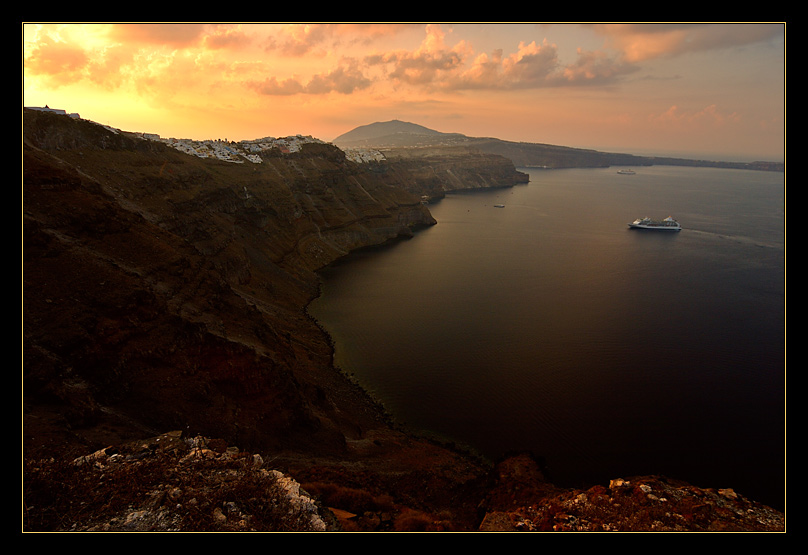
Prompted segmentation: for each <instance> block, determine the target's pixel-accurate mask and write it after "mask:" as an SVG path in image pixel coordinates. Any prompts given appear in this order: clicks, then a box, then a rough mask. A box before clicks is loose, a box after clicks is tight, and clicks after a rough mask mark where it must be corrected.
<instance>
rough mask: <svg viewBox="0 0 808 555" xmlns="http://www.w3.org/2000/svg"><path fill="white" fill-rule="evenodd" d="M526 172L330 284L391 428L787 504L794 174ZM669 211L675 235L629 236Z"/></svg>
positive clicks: (360, 257) (334, 315) (452, 205)
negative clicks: (788, 186)
mask: <svg viewBox="0 0 808 555" xmlns="http://www.w3.org/2000/svg"><path fill="white" fill-rule="evenodd" d="M529 173H530V183H529V184H527V185H522V186H517V187H514V188H512V189H504V190H493V191H477V192H471V193H459V194H453V195H450V196H448V197H447V198H445V199H444V200H442V201H440V202H438V203H436V204H433V205H431V206H430V210H431V211H432V213H433V215H434V216H435V218H436V219H437V220H438V225H436V226H434V227H431V228H429V229H427V230H425V231H422V232H419V233H418V234H416V236H415V237H414V238H413V239H410V240H408V241H405V242H401V243H397V244H395V245H392V246H389V247H385V248H383V249H374V250H372V251H362V252H359V253H356V254H354V255H351V256H350V257H348V258H346V259H345V260H343V261H341V262H340V263H338V264H335V265H334V266H333V267H331V268H328V269H327V270H326V271H324V272H323V277H324V284H323V294H322V296H321V297H320V298H319V299H318V300H316V301H315V302H314V303H312V305H311V306H310V312H311V313H312V315H314V316H315V317H316V318H317V319H318V320H319V321H320V322H321V323H322V324H323V326H324V327H325V328H326V329H327V330H328V331H329V333H331V335H332V336H333V338H334V341H335V345H336V355H335V357H336V363H337V364H338V365H339V366H340V367H341V368H342V369H343V370H345V371H346V372H348V373H351V374H353V375H354V376H355V377H356V378H357V379H358V381H359V382H360V383H362V384H363V385H364V386H365V387H366V388H367V389H368V390H369V391H370V392H372V393H373V394H374V395H375V396H376V397H377V398H379V399H380V400H381V401H382V402H383V403H384V404H385V406H386V407H387V408H388V410H389V411H390V412H391V413H392V414H393V415H394V416H395V417H396V418H398V419H399V420H400V421H402V422H404V423H406V424H408V425H411V426H413V427H415V428H418V429H422V430H428V431H431V432H434V433H437V434H440V435H442V436H444V437H446V438H448V439H452V440H455V441H458V442H461V443H464V444H468V445H470V446H472V447H474V448H476V449H478V450H479V451H480V452H482V453H483V454H485V455H488V456H490V457H492V458H496V457H498V456H500V455H501V454H503V453H505V452H506V451H509V450H513V449H530V450H532V451H534V452H535V453H536V454H538V455H540V456H543V457H544V458H545V460H546V462H547V465H548V471H549V474H550V477H551V478H552V479H553V480H554V481H555V482H556V483H558V484H559V485H570V486H572V485H591V484H592V483H607V481H608V480H609V479H610V478H616V477H626V476H630V475H637V474H664V475H667V476H671V477H674V478H680V479H683V480H687V481H690V482H691V483H693V484H694V485H697V486H702V487H715V488H719V487H731V488H734V489H735V490H736V491H738V492H739V493H740V494H742V495H745V496H747V497H750V498H752V499H755V500H758V501H762V502H765V503H767V504H770V505H772V506H775V507H777V508H784V492H785V487H784V467H785V453H784V451H785V447H784V446H785V292H784V289H785V246H784V242H785V238H784V234H785V215H784V193H785V187H784V176H783V174H782V173H769V172H751V171H736V170H718V169H700V168H678V167H666V166H656V167H651V168H641V169H638V170H637V174H636V175H633V176H625V175H617V174H616V170H615V169H602V170H601V169H585V170H530V171H529ZM495 204H504V205H505V207H504V208H496V207H495V206H494V205H495ZM669 215H670V216H673V217H674V218H676V219H677V220H679V221H680V222H681V223H682V225H683V227H684V229H683V230H682V231H681V232H678V233H676V232H673V233H671V232H649V231H640V230H630V229H629V228H628V227H627V225H626V224H627V223H628V222H630V221H632V220H634V219H635V218H637V217H642V216H649V217H653V218H664V217H666V216H669Z"/></svg>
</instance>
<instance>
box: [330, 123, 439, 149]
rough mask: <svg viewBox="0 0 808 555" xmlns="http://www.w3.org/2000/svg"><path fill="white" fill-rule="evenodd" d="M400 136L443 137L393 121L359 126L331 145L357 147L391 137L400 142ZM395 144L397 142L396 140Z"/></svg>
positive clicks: (409, 124)
mask: <svg viewBox="0 0 808 555" xmlns="http://www.w3.org/2000/svg"><path fill="white" fill-rule="evenodd" d="M402 135H410V136H413V137H418V136H423V135H429V136H432V137H434V136H438V135H444V133H441V132H440V131H435V130H434V129H429V128H428V127H424V126H423V125H418V124H417V123H409V122H406V121H401V120H397V119H394V120H390V121H379V122H376V123H370V124H368V125H360V126H359V127H357V128H355V129H353V130H351V131H348V132H347V133H343V134H342V135H340V136H339V137H337V138H336V139H334V140H333V143H334V144H336V145H338V146H359V145H363V144H368V143H379V142H386V139H385V138H387V137H392V136H395V137H396V138H397V139H399V140H400V139H401V136H402ZM396 142H399V141H398V140H397V141H396Z"/></svg>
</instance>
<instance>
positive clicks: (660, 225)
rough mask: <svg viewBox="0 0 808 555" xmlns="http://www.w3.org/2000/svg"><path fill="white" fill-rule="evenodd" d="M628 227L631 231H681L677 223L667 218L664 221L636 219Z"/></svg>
mask: <svg viewBox="0 0 808 555" xmlns="http://www.w3.org/2000/svg"><path fill="white" fill-rule="evenodd" d="M628 227H630V228H632V229H658V230H663V231H681V229H682V226H681V225H679V222H677V221H676V220H674V219H673V218H671V217H670V216H668V217H667V218H665V219H664V220H652V219H651V218H637V219H636V220H634V221H633V222H631V223H630V224H628Z"/></svg>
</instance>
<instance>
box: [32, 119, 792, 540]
mask: <svg viewBox="0 0 808 555" xmlns="http://www.w3.org/2000/svg"><path fill="white" fill-rule="evenodd" d="M23 124H24V125H23V214H22V219H23V353H22V354H23V406H22V409H23V410H22V412H23V415H22V417H23V470H24V515H23V517H24V524H23V528H24V530H25V531H65V530H118V529H148V530H169V529H171V530H177V529H179V530H194V529H205V530H208V529H215V530H241V529H257V530H268V529H286V528H283V527H282V526H281V525H279V524H277V521H275V520H272V521H270V520H269V518H270V517H269V515H267V520H261V519H258V518H257V515H258V513H259V512H260V513H261V514H264V513H265V512H266V511H264V510H263V509H260V508H259V507H263V508H264V509H266V508H267V507H270V506H272V507H274V506H276V505H277V503H276V501H277V497H278V496H279V495H282V494H280V493H277V491H275V489H274V488H272V487H270V486H269V485H268V484H269V482H268V480H269V481H270V482H271V481H272V480H275V479H276V478H273V477H276V476H277V475H276V474H275V473H274V471H275V470H277V471H280V472H281V473H283V475H284V476H290V477H292V478H293V479H294V480H295V481H296V483H299V484H303V485H304V486H305V489H306V491H308V492H309V493H310V494H311V495H312V496H313V497H316V498H317V499H318V503H317V507H318V508H317V510H318V511H321V513H322V514H323V515H324V522H328V523H329V524H328V526H329V529H342V530H394V529H396V530H415V529H433V530H434V529H443V530H450V529H451V530H477V529H480V528H481V527H482V528H483V529H489V530H492V529H569V530H572V529H598V530H603V529H612V530H614V529H624V530H625V529H650V528H654V529H694V530H695V529H699V530H715V529H723V530H738V529H746V530H782V529H783V526H784V524H783V516H782V514H780V513H777V512H776V511H771V510H770V509H768V508H765V507H762V506H760V505H758V504H756V503H754V502H752V501H749V500H746V499H744V498H742V497H740V496H736V495H734V493H733V494H731V495H730V492H724V493H720V492H716V491H713V490H701V489H698V488H692V487H691V486H687V485H678V484H677V485H676V490H677V491H682V492H685V491H687V492H688V494H687V495H685V494H684V493H681V496H682V497H681V499H682V502H681V503H679V504H677V505H676V506H677V509H676V510H673V511H672V510H671V506H670V505H669V506H657V505H656V503H657V501H655V500H653V499H651V498H649V497H648V491H646V488H649V487H650V488H652V489H653V488H656V487H657V486H651V485H649V484H660V485H659V486H658V487H659V488H662V487H663V486H662V485H661V484H663V483H668V484H669V485H672V482H670V483H669V482H667V481H665V480H663V479H660V478H658V477H657V478H654V479H653V480H656V481H652V480H651V479H650V478H649V479H648V481H644V482H630V483H631V486H630V487H628V486H627V485H626V484H625V483H624V482H620V483H619V484H618V483H615V484H614V489H613V490H611V491H607V489H608V488H606V485H599V486H597V489H596V490H592V493H591V495H596V496H597V499H598V500H599V501H598V502H597V504H596V505H594V506H593V505H592V504H589V503H581V504H578V508H577V509H576V507H575V505H576V503H577V502H576V501H575V499H578V497H576V496H578V495H580V494H581V493H582V492H571V491H565V490H558V489H557V488H555V487H554V486H553V485H552V484H551V483H549V482H547V481H546V480H545V479H544V476H543V475H542V472H541V468H540V465H538V463H536V461H535V459H533V458H531V457H527V458H525V457H508V458H505V459H504V460H503V461H502V462H501V464H499V465H496V466H494V465H492V464H491V463H490V462H489V461H482V460H479V459H477V458H476V457H473V456H471V455H470V454H468V453H466V452H463V451H461V450H459V449H457V448H456V446H451V445H442V444H438V443H435V442H434V441H430V440H428V439H426V438H423V437H420V436H418V435H415V434H413V433H411V432H408V431H407V430H402V429H400V428H399V427H398V426H396V425H395V423H393V422H391V421H390V419H389V417H388V416H387V415H386V414H385V413H384V411H383V410H382V409H381V408H380V407H379V406H378V405H377V403H376V402H375V400H374V399H372V398H371V397H370V396H369V395H368V394H367V393H366V392H365V391H363V390H362V389H361V388H360V387H358V385H357V384H355V383H354V382H353V381H352V380H351V379H350V378H349V377H348V376H345V375H343V374H341V373H340V372H338V371H337V370H336V369H335V368H334V367H333V365H332V354H333V352H332V345H331V342H330V338H329V337H328V336H327V335H326V334H325V333H324V332H323V331H322V330H321V329H320V328H319V327H318V326H317V324H316V322H314V321H313V320H312V319H311V318H310V317H308V315H307V314H306V311H305V307H306V305H307V303H308V302H309V301H310V300H311V299H312V298H313V297H314V296H316V295H317V294H318V291H319V281H318V277H317V273H316V272H317V270H318V269H320V268H323V267H324V266H326V265H328V264H330V263H331V262H333V261H335V260H337V259H338V258H340V257H342V256H345V255H346V254H348V253H350V252H351V251H353V250H355V249H358V248H361V247H365V246H371V245H380V244H383V243H385V242H388V241H392V240H401V239H405V238H407V237H409V236H411V235H412V234H413V233H415V232H416V230H417V229H419V228H421V227H422V226H429V225H434V224H435V220H434V219H433V218H432V216H431V214H430V213H429V210H428V205H425V204H424V203H422V202H421V198H420V197H421V196H422V195H429V194H433V193H435V194H440V192H441V191H444V192H445V191H448V190H452V189H454V188H457V187H458V185H459V184H460V185H462V184H463V183H467V184H470V185H471V186H509V185H512V184H513V183H515V182H518V181H519V180H520V179H521V178H522V177H521V174H520V173H519V172H517V171H516V170H515V169H514V168H513V164H512V163H510V162H509V161H507V160H504V159H503V158H502V157H497V156H495V155H490V154H488V155H474V154H472V153H469V152H467V151H464V150H460V151H456V152H454V153H453V155H452V156H448V157H440V156H437V155H436V154H435V153H434V152H432V153H429V154H426V153H423V152H422V153H421V154H417V155H415V156H414V157H413V158H401V159H396V158H395V157H391V159H390V160H388V161H387V162H386V163H384V164H381V165H379V164H358V163H354V162H351V161H350V160H348V159H347V158H346V156H345V153H344V152H343V151H342V150H340V149H338V148H336V147H335V146H333V145H328V144H324V143H321V142H317V141H312V142H305V143H304V144H302V145H301V146H300V148H299V149H297V150H294V151H289V150H288V149H287V150H284V149H280V148H277V147H276V146H271V147H270V148H268V149H267V150H265V151H261V152H258V153H255V154H254V155H255V156H258V158H259V159H257V160H256V161H255V162H250V163H235V162H233V161H227V160H222V159H218V158H205V157H200V156H195V155H192V154H188V153H186V152H182V151H180V150H178V149H177V148H173V147H172V146H169V145H167V144H165V143H164V142H161V141H155V140H145V139H143V138H139V137H136V136H134V135H131V134H128V133H124V132H120V131H118V130H114V129H109V128H106V127H104V126H101V125H98V124H95V123H93V122H88V121H82V120H76V119H71V118H69V117H66V116H60V115H55V114H50V113H46V112H32V111H28V110H25V111H24V120H23ZM232 150H237V149H235V148H234V149H232ZM470 168H471V169H470ZM474 168H476V171H474V170H473V169H474ZM461 169H463V171H467V172H468V173H466V174H465V175H462V177H458V176H459V175H461V174H460V173H459V172H460V171H461ZM427 175H430V176H431V177H430V178H429V179H427V178H426V176H427ZM169 432H170V433H169ZM259 460H260V461H267V462H266V463H259V462H258V461H259ZM205 461H207V462H209V463H210V465H211V466H206V463H205ZM270 465H271V466H270ZM284 483H287V484H289V482H286V481H285V479H284ZM641 486H642V487H641ZM593 487H594V486H593ZM610 488H611V486H610ZM638 488H639V489H638ZM690 488H692V489H690ZM292 489H293V490H295V491H297V488H296V486H294V485H292ZM654 491H657V490H654ZM671 491H673V490H671ZM657 493H658V491H657ZM615 495H617V496H624V498H625V499H626V502H628V499H629V498H630V499H632V500H633V501H632V503H634V504H639V505H643V506H645V508H644V509H643V510H642V511H640V510H638V511H636V512H635V515H636V514H642V515H644V516H642V517H637V516H634V517H632V519H631V521H629V520H628V519H627V518H626V516H625V515H620V514H618V513H617V512H615V510H614V509H612V510H611V512H609V510H607V508H606V507H607V506H608V505H609V504H610V503H613V501H609V500H610V499H614V496H615ZM559 496H561V497H559ZM637 496H639V497H637ZM551 497H552V499H553V501H547V502H545V501H543V500H545V499H550V498H551ZM562 497H563V498H564V500H563V501H562ZM301 498H306V499H308V498H309V497H308V495H301ZM657 498H658V496H657ZM296 499H298V498H297V497H296ZM685 500H686V503H685ZM359 501H363V502H364V501H366V503H364V504H363V503H360V502H359ZM639 505H637V506H638V507H639ZM646 505H647V506H646ZM307 506H308V505H307ZM612 506H613V505H612ZM537 507H540V508H541V514H539V513H537V512H536V508H537ZM595 507H597V508H595ZM678 507H681V508H682V511H679V509H678ZM584 508H586V510H587V511H590V513H589V516H588V517H587V523H588V524H587V525H586V527H579V528H576V526H580V525H581V523H580V522H578V523H573V522H572V521H571V520H569V518H568V517H569V515H570V514H575V513H574V511H576V510H583V509H584ZM224 509H232V512H228V511H227V510H225V511H224V512H222V511H223V510H224ZM685 509H687V512H685ZM519 511H521V512H519ZM531 511H533V512H532V513H531ZM643 511H644V512H643ZM666 513H667V514H669V515H672V516H664V515H665V514H666ZM578 514H580V515H583V513H578ZM143 515H151V516H152V517H154V519H151V518H149V519H144V520H139V518H140V517H142V516H143ZM228 515H231V516H232V518H235V519H236V520H235V521H232V520H228V519H229V518H230V517H229V516H228ZM237 515H242V516H240V517H238V518H236V517H237ZM518 515H521V516H518ZM158 517H159V518H158ZM162 517H165V519H166V520H161V518H162ZM222 517H224V519H222ZM325 517H327V518H325ZM517 517H518V518H521V519H522V520H521V521H520V522H523V523H525V522H527V520H530V521H531V522H535V523H538V524H531V525H530V526H527V525H526V524H524V525H520V527H516V526H515V525H514V526H511V525H509V524H507V522H512V523H513V522H515V520H513V519H516V518H517ZM502 519H504V520H502ZM281 521H283V522H282V524H283V526H286V525H288V523H289V521H288V519H286V520H285V519H281ZM506 521H507V522H506ZM662 521H665V522H664V523H663V524H657V522H660V523H661V522H662ZM273 522H274V523H275V524H272V523H273ZM318 522H319V521H318ZM127 523H129V524H131V526H130V527H128V526H129V524H127ZM242 523H243V524H244V526H246V528H243V527H241V526H242ZM249 523H252V524H249ZM484 523H485V524H484ZM274 526H279V527H278V528H273V527H274ZM301 526H302V525H301ZM300 529H307V528H300Z"/></svg>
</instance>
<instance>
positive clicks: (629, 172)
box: [617, 170, 637, 175]
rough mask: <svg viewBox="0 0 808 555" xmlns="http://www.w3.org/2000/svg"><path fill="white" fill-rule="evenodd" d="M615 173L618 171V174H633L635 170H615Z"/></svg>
mask: <svg viewBox="0 0 808 555" xmlns="http://www.w3.org/2000/svg"><path fill="white" fill-rule="evenodd" d="M617 173H619V174H620V175H634V174H636V173H637V172H635V171H634V170H617Z"/></svg>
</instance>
